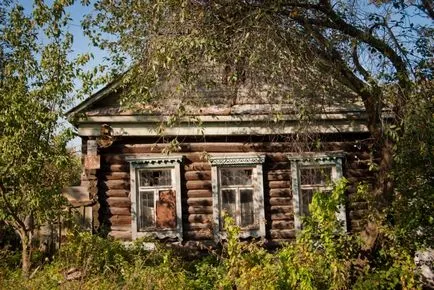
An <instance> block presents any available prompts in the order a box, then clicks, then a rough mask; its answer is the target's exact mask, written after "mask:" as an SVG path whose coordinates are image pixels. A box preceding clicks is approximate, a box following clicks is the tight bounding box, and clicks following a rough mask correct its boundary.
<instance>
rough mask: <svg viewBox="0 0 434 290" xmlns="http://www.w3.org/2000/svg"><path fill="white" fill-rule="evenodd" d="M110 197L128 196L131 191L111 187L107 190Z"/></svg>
mask: <svg viewBox="0 0 434 290" xmlns="http://www.w3.org/2000/svg"><path fill="white" fill-rule="evenodd" d="M106 195H107V196H108V197H128V198H129V196H130V191H129V190H127V189H109V190H107V191H106Z"/></svg>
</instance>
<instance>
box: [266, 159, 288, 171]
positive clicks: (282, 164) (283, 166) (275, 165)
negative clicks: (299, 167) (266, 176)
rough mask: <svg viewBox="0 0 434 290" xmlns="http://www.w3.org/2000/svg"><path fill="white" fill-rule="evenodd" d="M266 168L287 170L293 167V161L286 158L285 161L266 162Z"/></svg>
mask: <svg viewBox="0 0 434 290" xmlns="http://www.w3.org/2000/svg"><path fill="white" fill-rule="evenodd" d="M265 168H266V169H267V170H281V169H283V170H285V169H290V168H291V163H290V162H289V160H285V161H283V162H270V163H266V164H265Z"/></svg>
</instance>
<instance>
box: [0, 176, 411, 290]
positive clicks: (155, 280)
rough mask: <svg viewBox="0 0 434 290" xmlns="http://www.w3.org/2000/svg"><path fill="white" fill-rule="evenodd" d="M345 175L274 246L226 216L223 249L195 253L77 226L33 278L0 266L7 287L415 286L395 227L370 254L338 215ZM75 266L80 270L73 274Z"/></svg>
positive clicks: (387, 228) (383, 234) (317, 197)
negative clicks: (289, 236) (248, 235)
mask: <svg viewBox="0 0 434 290" xmlns="http://www.w3.org/2000/svg"><path fill="white" fill-rule="evenodd" d="M345 188H346V180H345V179H343V180H341V181H340V182H338V183H337V184H336V185H335V189H334V190H333V192H332V193H331V194H330V193H315V194H314V197H313V201H312V204H311V205H310V208H309V210H310V213H311V214H310V216H309V217H306V218H305V219H304V220H303V230H301V231H300V232H299V234H298V235H297V238H296V240H295V241H294V242H292V243H288V244H286V245H284V246H283V247H282V248H280V249H278V250H276V251H275V252H269V251H267V250H266V249H265V248H264V247H263V245H262V244H261V242H255V241H249V242H245V241H240V240H239V239H238V235H239V231H240V229H239V228H237V227H236V226H235V225H234V222H233V220H232V219H231V218H229V217H226V218H225V230H226V234H227V240H226V242H225V243H223V248H222V249H221V251H213V252H211V253H210V254H209V255H207V256H205V257H203V258H197V259H195V260H193V261H186V260H185V259H183V256H182V254H181V252H178V251H177V250H175V249H171V248H169V247H168V246H166V245H164V244H158V243H156V249H155V250H152V251H148V250H146V249H144V247H143V242H144V240H137V241H135V242H134V243H132V244H130V245H128V246H127V245H125V244H122V243H121V242H119V241H115V240H110V239H105V238H101V237H99V236H96V235H92V234H90V233H87V232H74V234H71V235H70V236H69V237H68V240H69V241H68V242H67V243H66V244H65V245H63V246H62V248H61V250H60V251H59V253H58V254H57V255H56V256H55V257H54V260H53V261H52V262H50V263H47V264H44V265H42V266H41V267H40V268H39V269H38V271H36V272H35V274H34V275H33V277H32V278H31V279H30V280H27V281H26V280H23V279H22V278H21V276H20V274H19V271H13V270H9V271H0V289H3V288H4V289H10V288H15V289H58V288H61V289H210V290H211V289H415V288H418V286H419V285H418V284H417V276H416V274H417V273H416V271H415V266H414V262H413V259H412V255H411V252H410V251H408V250H407V249H406V248H405V247H403V246H402V245H401V244H400V243H399V242H398V241H399V238H397V236H396V234H395V232H394V229H393V228H391V227H390V226H383V227H381V228H380V229H379V231H380V235H379V236H380V238H379V240H378V247H376V249H375V251H374V252H373V253H371V256H364V255H363V250H362V244H361V242H360V241H359V239H358V238H357V237H356V236H354V235H352V234H349V233H346V231H345V230H344V229H343V227H342V225H341V224H340V222H339V220H338V219H337V218H336V212H337V211H338V207H339V205H340V204H342V202H343V198H344V192H345ZM71 273H75V274H77V277H75V278H74V279H68V275H72V274H71Z"/></svg>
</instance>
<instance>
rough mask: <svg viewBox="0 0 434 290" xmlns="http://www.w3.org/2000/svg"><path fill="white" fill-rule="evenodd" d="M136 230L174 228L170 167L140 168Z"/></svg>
mask: <svg viewBox="0 0 434 290" xmlns="http://www.w3.org/2000/svg"><path fill="white" fill-rule="evenodd" d="M138 178H139V190H138V191H139V196H140V198H139V209H138V230H139V231H143V230H149V229H153V228H155V229H160V230H161V229H173V228H176V199H175V196H176V190H175V189H174V188H173V183H172V169H140V170H139V171H138Z"/></svg>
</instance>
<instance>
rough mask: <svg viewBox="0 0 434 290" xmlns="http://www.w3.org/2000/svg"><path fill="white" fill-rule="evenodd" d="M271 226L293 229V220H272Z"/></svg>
mask: <svg viewBox="0 0 434 290" xmlns="http://www.w3.org/2000/svg"><path fill="white" fill-rule="evenodd" d="M271 228H272V229H276V230H291V229H294V221H290V220H277V221H272V222H271Z"/></svg>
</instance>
